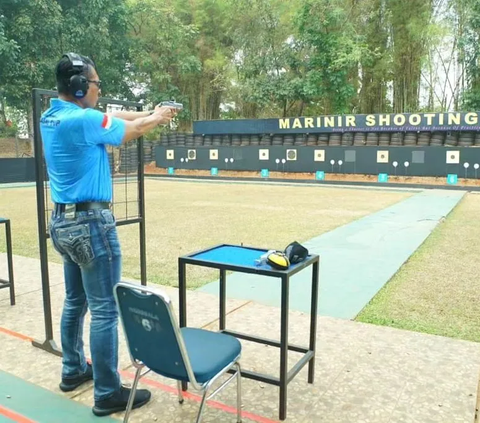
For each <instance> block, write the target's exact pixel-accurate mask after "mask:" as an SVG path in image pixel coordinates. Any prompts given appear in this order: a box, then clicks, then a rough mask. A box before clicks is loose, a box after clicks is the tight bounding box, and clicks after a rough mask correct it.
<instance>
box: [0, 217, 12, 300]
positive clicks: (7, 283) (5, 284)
mask: <svg viewBox="0 0 480 423" xmlns="http://www.w3.org/2000/svg"><path fill="white" fill-rule="evenodd" d="M1 224H4V225H5V238H6V243H7V266H8V279H7V280H5V279H0V289H2V288H10V304H11V305H12V306H13V305H15V286H14V281H13V256H12V254H13V253H12V233H11V229H10V219H5V218H3V217H0V225H1Z"/></svg>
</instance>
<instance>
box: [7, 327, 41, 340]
mask: <svg viewBox="0 0 480 423" xmlns="http://www.w3.org/2000/svg"><path fill="white" fill-rule="evenodd" d="M0 332H2V333H4V334H6V335H10V336H14V337H15V338H20V339H23V340H24V341H30V342H32V341H33V338H31V337H30V336H26V335H23V334H21V333H18V332H14V331H13V330H10V329H5V328H2V327H0Z"/></svg>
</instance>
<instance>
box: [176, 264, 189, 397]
mask: <svg viewBox="0 0 480 423" xmlns="http://www.w3.org/2000/svg"><path fill="white" fill-rule="evenodd" d="M185 273H186V265H185V263H184V262H183V261H182V259H178V297H179V298H178V299H179V314H180V316H179V322H180V327H181V328H183V327H185V326H187V283H186V280H185ZM187 387H188V385H187V382H182V391H186V390H187Z"/></svg>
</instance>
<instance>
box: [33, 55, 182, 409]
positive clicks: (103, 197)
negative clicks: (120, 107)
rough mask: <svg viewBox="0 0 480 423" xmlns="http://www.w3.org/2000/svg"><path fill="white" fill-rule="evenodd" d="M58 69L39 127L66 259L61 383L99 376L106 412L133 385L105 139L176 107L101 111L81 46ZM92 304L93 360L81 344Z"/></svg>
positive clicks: (128, 135)
mask: <svg viewBox="0 0 480 423" xmlns="http://www.w3.org/2000/svg"><path fill="white" fill-rule="evenodd" d="M55 73H56V80H57V88H58V94H59V96H58V97H59V98H58V99H52V100H51V105H50V108H49V109H48V110H47V111H46V112H45V113H44V114H43V115H42V117H41V121H40V131H41V134H42V140H43V147H44V153H45V161H46V165H47V171H48V175H49V179H50V188H51V195H52V201H53V202H54V204H55V206H54V212H53V213H52V218H51V221H50V224H49V232H50V236H51V239H52V242H53V245H54V247H55V249H56V250H57V251H58V252H59V253H60V254H61V255H62V257H63V262H64V277H65V291H66V296H65V304H64V308H63V313H62V320H61V343H62V351H63V368H62V382H61V383H60V389H61V390H62V391H64V392H67V391H72V390H74V389H76V388H77V387H78V386H80V385H81V384H82V383H84V382H86V381H88V380H91V379H93V380H94V400H95V404H94V407H93V413H94V414H96V415H98V416H106V415H109V414H112V413H115V412H118V411H123V410H125V409H126V406H127V401H128V397H129V394H130V389H128V388H126V387H124V386H122V384H121V381H120V376H119V373H118V335H117V326H118V312H117V309H116V304H115V300H114V295H113V287H114V286H115V285H116V284H117V283H118V282H119V280H120V276H121V249H120V243H119V240H118V235H117V230H116V227H115V218H114V216H113V214H112V212H111V210H110V202H111V201H112V184H111V174H110V166H109V161H108V155H107V151H106V147H105V146H106V145H112V146H119V145H120V144H122V143H126V142H128V141H131V140H134V139H137V138H138V137H140V136H141V135H143V134H145V133H147V132H148V131H150V130H151V129H153V128H155V127H156V126H158V125H160V124H167V123H168V122H169V121H170V120H171V119H172V117H173V116H174V115H175V111H174V110H171V109H169V108H166V107H158V106H157V107H156V108H155V111H154V112H152V113H150V112H118V113H117V114H116V115H110V114H104V113H102V112H100V111H98V110H95V109H94V108H95V107H96V105H97V102H98V97H99V93H100V86H101V81H100V80H99V78H98V75H97V72H96V69H95V65H94V63H93V61H92V60H90V59H89V58H87V57H84V56H80V55H77V54H75V53H69V54H67V55H65V56H64V57H62V58H61V60H60V61H59V63H58V64H57V67H56V70H55ZM87 308H88V309H90V313H91V326H90V348H91V357H92V365H90V364H88V363H87V362H86V360H85V355H84V351H83V324H84V318H85V314H86V312H87ZM92 367H93V368H92ZM150 396H151V394H150V392H149V391H147V390H138V391H137V392H136V395H135V398H134V405H133V407H134V408H138V407H141V406H142V405H144V404H146V403H147V402H148V401H149V400H150Z"/></svg>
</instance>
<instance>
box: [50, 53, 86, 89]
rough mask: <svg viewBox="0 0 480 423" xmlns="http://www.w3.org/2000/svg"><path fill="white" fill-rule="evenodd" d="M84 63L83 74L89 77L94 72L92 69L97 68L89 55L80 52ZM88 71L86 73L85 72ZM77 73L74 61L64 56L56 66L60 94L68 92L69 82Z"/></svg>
mask: <svg viewBox="0 0 480 423" xmlns="http://www.w3.org/2000/svg"><path fill="white" fill-rule="evenodd" d="M79 57H80V58H81V59H82V61H83V63H84V64H85V65H86V67H85V71H84V72H83V74H84V75H85V76H86V77H87V78H89V77H90V76H91V74H92V70H93V69H94V68H95V63H94V62H93V60H92V59H90V58H89V57H87V56H82V55H81V54H79ZM85 72H86V74H85ZM75 74H77V71H76V69H74V68H73V65H72V63H71V62H70V59H69V58H68V57H65V56H64V57H62V58H61V59H60V61H59V62H58V63H57V66H56V67H55V78H56V79H57V90H58V93H59V94H68V93H69V91H68V84H69V82H70V78H71V77H72V76H73V75H75Z"/></svg>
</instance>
